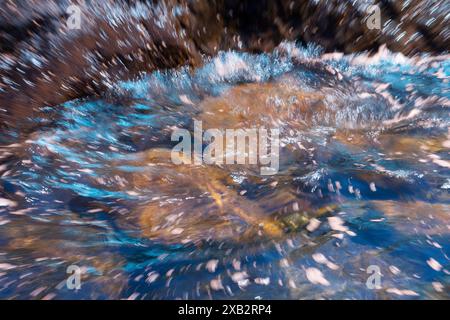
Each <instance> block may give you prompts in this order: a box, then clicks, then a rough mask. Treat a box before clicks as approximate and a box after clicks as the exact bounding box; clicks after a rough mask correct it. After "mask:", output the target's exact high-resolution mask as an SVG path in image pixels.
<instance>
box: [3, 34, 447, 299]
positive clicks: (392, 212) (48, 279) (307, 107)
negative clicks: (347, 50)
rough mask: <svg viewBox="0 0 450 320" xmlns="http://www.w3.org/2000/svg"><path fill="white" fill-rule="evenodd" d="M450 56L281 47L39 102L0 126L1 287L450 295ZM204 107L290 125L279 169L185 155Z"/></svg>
mask: <svg viewBox="0 0 450 320" xmlns="http://www.w3.org/2000/svg"><path fill="white" fill-rule="evenodd" d="M448 61H449V60H448V57H425V56H423V57H420V58H419V57H417V58H411V59H408V58H405V57H403V56H402V55H399V54H391V53H389V52H387V51H384V50H381V51H380V52H379V54H378V55H376V56H375V57H371V58H369V57H367V56H365V55H359V56H353V55H352V56H341V55H337V54H335V55H321V53H320V51H319V50H318V49H317V48H314V47H308V48H298V47H295V46H294V45H293V44H290V43H283V44H282V45H281V46H280V47H279V48H278V49H277V50H276V51H275V52H273V53H272V54H261V55H250V54H243V53H235V52H227V53H221V54H220V55H219V56H217V57H216V58H214V59H211V60H208V61H205V63H204V65H203V66H202V67H201V68H198V69H196V70H190V69H179V70H170V71H166V72H162V71H159V72H154V73H152V74H148V75H145V76H143V77H142V78H140V79H138V80H136V81H128V82H121V83H118V84H116V85H115V86H114V87H112V88H111V90H110V91H109V92H106V93H105V94H104V96H103V98H102V99H95V100H94V99H83V100H76V101H70V102H67V103H65V104H63V105H61V106H56V107H46V108H44V109H43V111H44V114H45V113H46V114H47V115H48V118H46V119H36V122H42V129H41V130H39V131H37V132H34V133H32V134H31V135H30V136H29V137H27V138H26V139H19V138H16V136H15V134H14V132H13V131H11V132H5V133H4V135H3V136H2V138H1V139H2V147H1V150H0V152H1V154H0V157H1V159H2V163H1V166H0V171H1V173H0V174H1V189H0V191H1V198H0V206H1V208H0V297H2V298H36V299H43V298H45V299H64V298H77V299H86V298H99V299H107V298H133V299H175V298H182V299H195V298H201V299H207V298H217V299H219V298H232V299H234V298H248V299H255V298H257V299H259V298H262V299H268V298H289V299H298V298H339V299H340V298H377V299H379V298H394V299H395V298H422V299H423V298H449V292H450V291H449V285H450V281H449V272H450V269H449V256H448V253H449V248H450V241H449V239H450V238H449V233H450V220H449V214H450V209H449V196H448V190H449V188H450V171H449V167H450V161H449V147H450V137H449V135H450V132H449V129H448V128H449V122H450V117H449V115H448V108H449V106H450V100H449V99H450V92H449V83H448V81H449V73H450V66H449V62H448ZM48 119H51V121H48ZM194 120H201V121H202V123H203V127H204V129H208V128H219V129H228V128H235V129H236V128H252V127H267V128H273V127H278V128H280V139H281V149H280V170H279V172H278V174H276V175H273V176H261V175H260V174H259V170H257V168H256V169H255V167H254V166H250V165H222V166H218V165H205V164H203V165H197V166H195V165H181V166H179V165H175V164H173V163H172V162H171V160H170V149H171V148H172V147H173V145H174V143H173V142H171V139H170V136H171V133H172V131H173V130H174V129H175V128H186V129H189V130H191V131H192V130H193V121H194ZM70 265H77V266H79V267H81V269H82V271H83V275H82V279H81V284H82V287H81V289H80V290H78V291H74V290H69V289H68V288H67V286H66V279H67V277H68V274H67V273H66V269H67V267H68V266H70ZM371 265H375V266H377V267H379V268H380V270H381V273H382V277H381V288H379V289H375V290H371V289H369V288H368V287H367V286H366V282H367V279H368V277H369V276H370V273H367V268H368V267H369V266H371Z"/></svg>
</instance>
